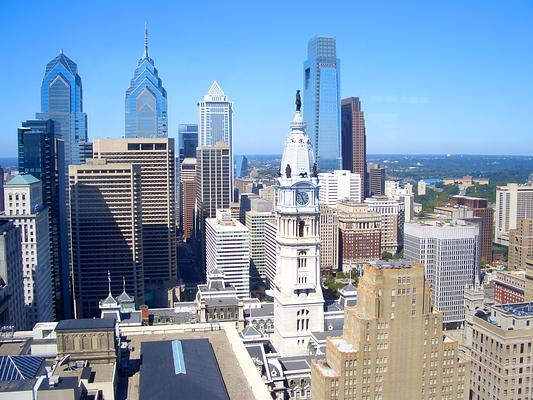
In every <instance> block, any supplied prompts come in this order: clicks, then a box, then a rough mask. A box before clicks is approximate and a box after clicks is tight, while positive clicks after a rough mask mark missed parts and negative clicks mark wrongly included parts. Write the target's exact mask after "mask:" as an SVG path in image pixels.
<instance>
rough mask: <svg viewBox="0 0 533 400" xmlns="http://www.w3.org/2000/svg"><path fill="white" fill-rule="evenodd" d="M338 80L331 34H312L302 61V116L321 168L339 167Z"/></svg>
mask: <svg viewBox="0 0 533 400" xmlns="http://www.w3.org/2000/svg"><path fill="white" fill-rule="evenodd" d="M339 82H340V61H339V59H338V58H337V50H336V40H335V37H333V36H316V37H314V38H312V39H311V40H310V41H309V44H308V48H307V60H306V61H305V62H304V119H305V122H306V124H307V132H308V135H309V137H310V139H311V143H312V145H313V149H314V157H315V161H316V163H317V165H318V168H319V169H320V170H321V171H332V170H335V169H340V168H342V154H341V129H340V124H341V122H340V114H341V112H340V107H341V100H340V83H339Z"/></svg>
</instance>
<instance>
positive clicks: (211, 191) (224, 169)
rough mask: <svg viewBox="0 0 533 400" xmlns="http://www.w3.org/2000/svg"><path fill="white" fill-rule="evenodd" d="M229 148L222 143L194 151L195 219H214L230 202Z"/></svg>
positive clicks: (201, 147)
mask: <svg viewBox="0 0 533 400" xmlns="http://www.w3.org/2000/svg"><path fill="white" fill-rule="evenodd" d="M230 157H231V155H230V148H229V147H228V145H227V144H226V143H224V142H218V143H217V144H216V145H214V146H200V147H198V149H197V150H196V207H197V218H198V217H200V218H214V217H215V216H216V210H217V209H227V208H229V206H230V202H231V170H230V161H229V160H230Z"/></svg>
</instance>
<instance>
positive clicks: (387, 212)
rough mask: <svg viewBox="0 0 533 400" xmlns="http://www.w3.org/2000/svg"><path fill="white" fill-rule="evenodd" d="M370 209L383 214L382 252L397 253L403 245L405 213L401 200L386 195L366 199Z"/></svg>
mask: <svg viewBox="0 0 533 400" xmlns="http://www.w3.org/2000/svg"><path fill="white" fill-rule="evenodd" d="M365 203H366V204H367V205H368V211H370V212H374V213H378V214H380V215H381V252H384V251H386V252H388V253H391V254H396V252H397V251H398V247H399V246H402V245H403V227H404V215H403V210H402V206H401V204H400V202H399V201H396V200H392V199H389V198H388V197H385V196H372V197H369V198H367V199H365Z"/></svg>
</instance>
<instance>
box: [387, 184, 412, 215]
mask: <svg viewBox="0 0 533 400" xmlns="http://www.w3.org/2000/svg"><path fill="white" fill-rule="evenodd" d="M385 196H387V197H388V198H389V199H392V200H396V201H398V202H400V207H402V209H403V215H404V219H405V222H411V221H412V220H413V218H414V216H415V210H414V208H415V196H414V194H413V185H412V184H410V183H406V184H405V185H404V186H403V187H401V186H400V183H399V182H398V181H385Z"/></svg>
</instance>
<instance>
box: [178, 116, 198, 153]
mask: <svg viewBox="0 0 533 400" xmlns="http://www.w3.org/2000/svg"><path fill="white" fill-rule="evenodd" d="M178 143H179V153H178V155H179V160H180V163H181V162H183V160H184V159H185V158H194V157H196V148H197V147H198V124H179V126H178Z"/></svg>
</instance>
